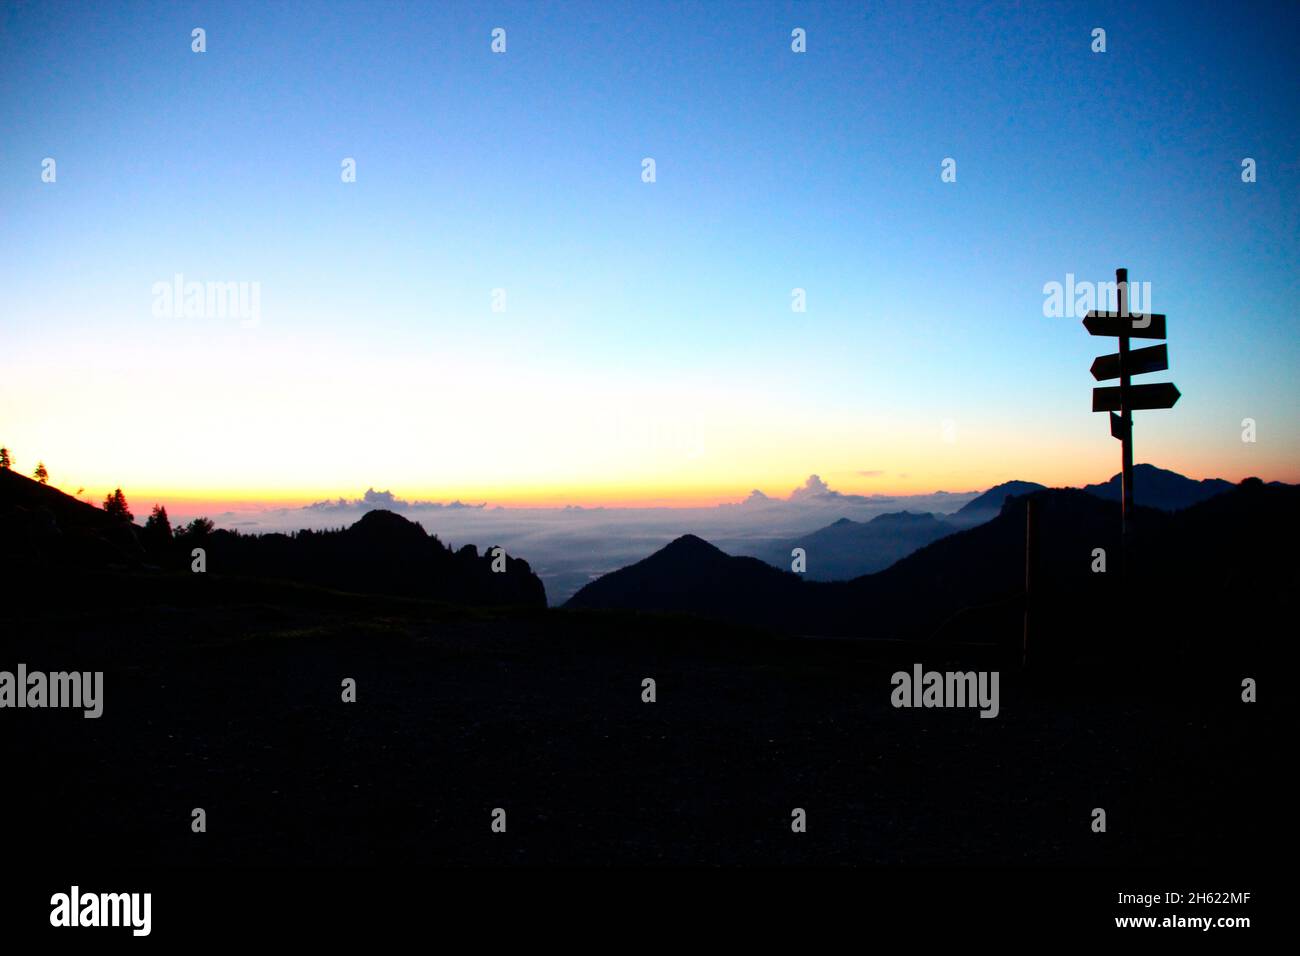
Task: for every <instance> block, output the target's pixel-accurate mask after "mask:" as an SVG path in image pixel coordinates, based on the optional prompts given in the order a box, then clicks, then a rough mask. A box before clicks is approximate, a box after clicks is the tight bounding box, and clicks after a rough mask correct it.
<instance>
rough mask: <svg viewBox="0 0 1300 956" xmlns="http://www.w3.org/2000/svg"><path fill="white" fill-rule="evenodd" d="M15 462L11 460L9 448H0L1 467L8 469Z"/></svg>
mask: <svg viewBox="0 0 1300 956" xmlns="http://www.w3.org/2000/svg"><path fill="white" fill-rule="evenodd" d="M12 464H13V462H11V461H10V460H9V449H8V448H0V468H4V469H8V468H9V466H10V465H12Z"/></svg>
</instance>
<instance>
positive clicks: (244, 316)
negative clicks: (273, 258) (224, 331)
mask: <svg viewBox="0 0 1300 956" xmlns="http://www.w3.org/2000/svg"><path fill="white" fill-rule="evenodd" d="M150 291H151V292H152V293H153V314H154V315H155V316H156V317H158V318H160V319H224V318H227V317H229V318H233V319H239V320H240V322H239V324H240V325H241V326H243V327H244V328H246V329H251V328H254V327H255V326H257V324H258V323H259V322H261V321H262V283H260V282H187V281H185V276H184V275H182V274H181V273H179V272H178V273H176V275H174V276H173V277H172V281H171V282H155V283H154V284H153V286H152V288H151V290H150Z"/></svg>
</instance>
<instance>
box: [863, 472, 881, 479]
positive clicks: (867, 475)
mask: <svg viewBox="0 0 1300 956" xmlns="http://www.w3.org/2000/svg"><path fill="white" fill-rule="evenodd" d="M858 474H859V475H861V476H862V477H863V478H879V477H880V476H881V475H883V474H884V472H883V471H860V472H858Z"/></svg>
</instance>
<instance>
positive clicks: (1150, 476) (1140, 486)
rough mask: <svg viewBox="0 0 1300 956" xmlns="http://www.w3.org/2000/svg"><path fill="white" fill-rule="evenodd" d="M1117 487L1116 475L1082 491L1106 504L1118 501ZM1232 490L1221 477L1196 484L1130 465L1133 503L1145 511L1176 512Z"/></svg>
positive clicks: (1168, 473)
mask: <svg viewBox="0 0 1300 956" xmlns="http://www.w3.org/2000/svg"><path fill="white" fill-rule="evenodd" d="M1120 487H1121V485H1120V476H1119V474H1118V473H1116V474H1115V475H1114V476H1112V477H1111V479H1110V480H1109V481H1105V482H1102V483H1100V484H1096V485H1087V486H1086V487H1085V488H1084V489H1083V490H1084V491H1087V492H1089V493H1090V494H1094V495H1096V496H1097V497H1099V498H1105V499H1106V500H1107V501H1119V499H1120ZM1232 487H1233V484H1232V482H1230V481H1224V480H1223V479H1222V478H1205V479H1202V480H1201V481H1197V480H1196V479H1195V478H1188V477H1186V476H1184V475H1180V474H1178V472H1176V471H1169V470H1168V469H1166V468H1157V467H1156V466H1155V465H1147V464H1142V465H1134V466H1133V500H1134V501H1135V503H1137V504H1139V505H1145V506H1147V507H1148V508H1160V509H1161V510H1163V511H1178V510H1181V509H1183V508H1190V507H1191V506H1192V505H1194V504H1198V503H1200V502H1202V501H1205V500H1207V499H1209V498H1213V497H1214V496H1215V495H1220V494H1223V492H1225V491H1229V490H1231V489H1232Z"/></svg>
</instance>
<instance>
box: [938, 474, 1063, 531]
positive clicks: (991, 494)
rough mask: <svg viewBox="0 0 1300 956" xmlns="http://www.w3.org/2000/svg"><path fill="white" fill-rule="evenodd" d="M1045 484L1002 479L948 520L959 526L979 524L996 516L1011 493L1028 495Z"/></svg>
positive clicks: (1043, 487) (1042, 487) (1039, 489)
mask: <svg viewBox="0 0 1300 956" xmlns="http://www.w3.org/2000/svg"><path fill="white" fill-rule="evenodd" d="M1046 487H1047V486H1046V485H1040V484H1039V483H1038V482H1036V481H1004V482H1002V484H1000V485H994V486H993V487H992V488H990V489H989V490H988V491H986V492H984V494H982V495H980V496H979V497H978V498H976V499H974V500H973V501H968V502H967V503H966V504H964V505H963V506H962V507H961V508H959V509H958V510H957V511H955V512H954V513H953V514H951V515H949V516H948V520H949V521H951V522H952V523H953V524H956V525H960V526H970V525H973V524H979V523H980V522H982V521H990V520H992V519H993V518H996V517H997V516H998V513H999V512H1000V511H1001V510H1002V506H1003V505H1004V504H1005V503H1006V500H1007V499H1008V498H1010V497H1012V496H1013V495H1028V494H1032V493H1033V492H1035V491H1042V490H1043V489H1045V488H1046Z"/></svg>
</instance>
